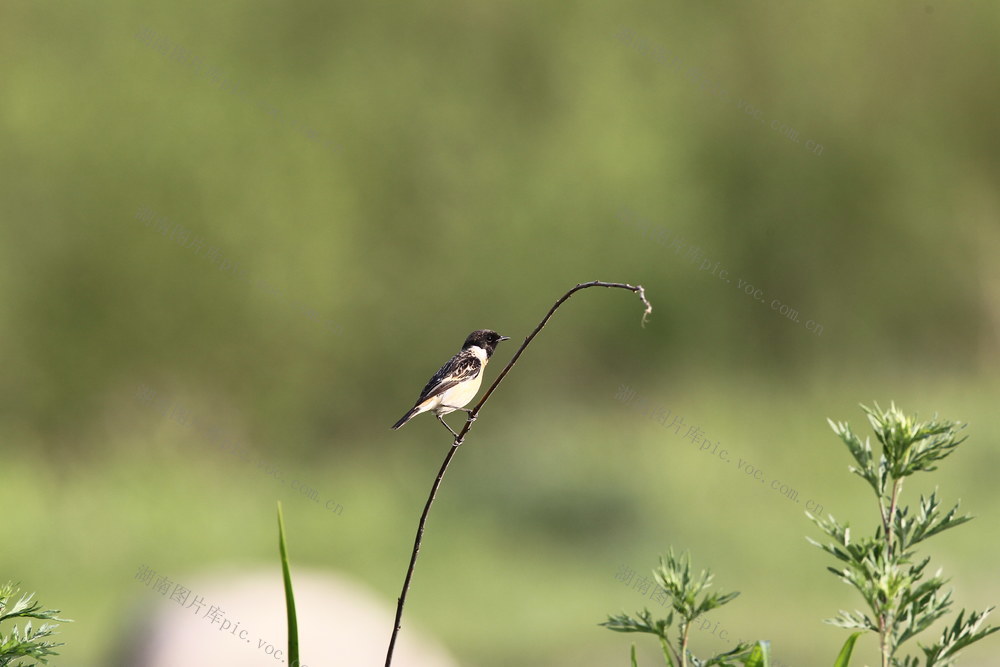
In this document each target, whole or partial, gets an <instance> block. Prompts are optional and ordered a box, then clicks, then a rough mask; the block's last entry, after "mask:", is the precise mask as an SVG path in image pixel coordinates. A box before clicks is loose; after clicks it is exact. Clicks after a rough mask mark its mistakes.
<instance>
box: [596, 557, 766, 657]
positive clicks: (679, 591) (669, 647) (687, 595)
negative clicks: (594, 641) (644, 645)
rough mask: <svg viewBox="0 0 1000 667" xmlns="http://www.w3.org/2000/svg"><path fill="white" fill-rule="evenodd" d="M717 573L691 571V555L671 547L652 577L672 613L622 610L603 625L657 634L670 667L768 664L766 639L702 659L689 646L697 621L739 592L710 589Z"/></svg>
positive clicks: (621, 629) (625, 630)
mask: <svg viewBox="0 0 1000 667" xmlns="http://www.w3.org/2000/svg"><path fill="white" fill-rule="evenodd" d="M713 578H714V576H713V575H712V572H711V571H710V570H702V571H701V572H700V573H698V574H696V575H695V574H692V571H691V556H690V554H688V553H686V552H685V553H684V554H682V555H681V556H680V557H678V556H675V555H674V550H673V549H670V551H669V552H668V553H667V556H666V558H663V557H660V565H659V567H657V568H656V569H654V570H653V579H654V580H655V581H656V585H657V586H659V587H660V588H661V589H662V590H663V591H664V593H665V594H666V595H667V597H668V599H669V600H670V608H671V610H670V612H669V613H668V614H667V617H666V618H661V619H654V618H653V615H652V614H651V613H650V611H649V610H648V609H643V610H642V611H639V612H636V614H635V616H629V615H628V614H626V613H624V612H622V613H621V614H618V615H617V616H610V615H609V616H608V620H606V621H604V622H603V623H600V625H602V626H604V627H606V628H608V629H609V630H614V631H615V632H640V633H645V634H651V635H655V636H656V637H658V638H659V640H660V648H661V649H662V650H663V659H664V661H665V662H666V664H667V665H669V667H688V666H689V665H690V666H691V667H710V666H711V665H717V666H718V667H737V666H738V665H743V666H745V667H767V665H768V662H769V661H770V645H769V643H768V642H766V641H759V642H756V643H749V642H740V643H739V644H737V646H736V647H735V648H733V649H732V650H730V651H727V652H725V653H720V654H718V655H716V656H713V657H711V658H708V659H705V660H701V659H699V658H698V657H697V656H695V655H694V653H692V652H691V650H690V649H689V648H688V639H689V637H688V635H689V633H690V630H691V625H692V624H693V623H694V621H695V620H696V619H697V618H698V617H699V616H702V615H704V614H707V613H708V612H710V611H712V610H713V609H717V608H719V607H721V606H722V605H724V604H727V603H729V602H731V601H732V600H733V599H735V598H736V596H737V595H739V592H738V591H734V592H732V593H717V592H714V591H713V592H707V589H708V588H709V587H710V586H711V585H712V579H713ZM675 615H676V619H677V638H676V641H675V643H671V641H670V636H669V634H670V630H671V629H672V628H673V625H674V618H675ZM632 651H633V653H632V663H633V664H635V647H634V646H633V647H632Z"/></svg>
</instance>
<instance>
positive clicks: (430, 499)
mask: <svg viewBox="0 0 1000 667" xmlns="http://www.w3.org/2000/svg"><path fill="white" fill-rule="evenodd" d="M588 287H617V288H620V289H627V290H630V291H632V292H635V293H636V294H638V295H639V298H640V299H642V303H643V305H645V307H646V308H645V310H644V311H643V313H642V325H643V326H645V325H646V317H647V316H648V315H649V314H650V313H652V312H653V307H652V306H651V305H650V304H649V301H647V300H646V291H645V289H643V287H642V285H628V284H626V283H606V282H602V281H600V280H593V281H591V282H589V283H580V284H579V285H577V286H576V287H574V288H573V289H571V290H570V291H568V292H566V293H565V294H563V295H562V297H561V298H560V299H559V300H558V301H556V302H555V304H554V305H553V306H552V308H550V309H549V312H548V313H546V314H545V317H543V318H542V321H541V322H539V323H538V326H537V327H535V330H534V331H532V332H531V334H530V335H529V336H528V337H527V338H525V339H524V342H523V343H521V347H519V348H517V352H515V353H514V356H513V357H511V360H510V361H509V362H507V365H506V366H504V368H503V370H502V371H500V375H498V376H497V379H496V380H494V381H493V384H491V385H490V388H489V389H487V390H486V393H485V394H483V397H482V398H481V399H479V402H478V403H476V407H474V408H473V409H472V411H471V412H470V413H469V418H468V420H466V422H465V425H464V426H463V427H462V430H461V431H459V432H458V435H457V436H456V437H455V440H454V441H453V442H452V443H451V447H450V448H449V449H448V453H447V454H446V455H445V457H444V462H443V463H442V464H441V469H440V470H439V471H438V475H437V478H436V479H435V480H434V484H433V485H432V486H431V492H430V495H428V496H427V502H426V503H425V504H424V511H423V513H422V514H421V515H420V522H419V523H418V524H417V536H416V538H415V539H414V541H413V554H412V555H411V556H410V565H409V567H408V568H407V569H406V578H405V579H404V580H403V590H402V591H401V592H400V594H399V599H398V600H397V604H396V621H395V623H394V625H393V629H392V638H391V639H390V640H389V650H388V651H387V652H386V655H385V667H390V665H392V653H393V650H394V649H395V647H396V638H397V636H398V635H399V629H400V628H401V627H402V618H403V605H404V604H406V593H407V592H408V591H409V590H410V580H411V579H413V570H414V568H415V567H416V564H417V554H418V553H420V543H421V541H422V540H423V536H424V525H425V524H426V523H427V515H428V514H430V511H431V505H433V504H434V499H435V497H436V496H437V490H438V487H439V486H441V480H442V479H443V478H444V474H445V472H446V471H447V470H448V465H449V464H450V463H451V459H452V458H453V457H454V456H455V452H457V451H458V446H459V445H461V444H462V443H463V442H464V441H465V436H466V434H467V433H468V432H469V429H471V428H472V424H473V423H474V422H475V419H476V416H477V415H478V414H479V410H480V409H482V407H483V405H485V404H486V401H488V400H489V398H490V396H492V395H493V392H494V391H495V390H496V388H497V387H498V386H499V385H500V383H501V382H502V381H503V379H504V378H505V377H507V373H509V372H510V369H511V368H513V367H514V364H516V363H517V360H518V359H520V358H521V353H522V352H524V349H525V348H526V347H528V344H529V343H530V342H531V341H532V340H533V339H534V338H535V336H537V335H538V332H539V331H541V330H542V328H543V327H544V326H545V325H546V324H548V321H549V319H550V318H551V317H552V314H553V313H555V312H556V309H557V308H559V306H561V305H562V304H563V303H564V302H565V301H566V300H567V299H569V298H570V297H571V296H573V295H574V294H576V293H577V292H579V291H580V290H583V289H586V288H588Z"/></svg>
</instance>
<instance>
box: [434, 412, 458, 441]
mask: <svg viewBox="0 0 1000 667" xmlns="http://www.w3.org/2000/svg"><path fill="white" fill-rule="evenodd" d="M436 416H437V418H438V421H439V422H441V423H442V424H444V427H445V428H446V429H448V430H449V431H451V434H452V435H453V436H455V437H456V438H457V437H458V433H455V432H454V431H452V430H451V427H450V426H448V422H446V421H445V420H444V417H442V416H441V415H440V414H438V415H436Z"/></svg>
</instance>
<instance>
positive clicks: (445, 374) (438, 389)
mask: <svg viewBox="0 0 1000 667" xmlns="http://www.w3.org/2000/svg"><path fill="white" fill-rule="evenodd" d="M482 368H483V362H481V361H479V357H477V356H476V355H475V354H473V353H472V352H470V351H468V350H462V351H461V352H459V353H458V354H456V355H455V356H454V357H452V358H451V360H450V361H448V363H446V364H445V365H444V366H442V367H441V370H439V371H438V372H437V373H435V374H434V377H432V378H431V379H430V381H429V382H428V383H427V386H426V387H424V390H423V391H422V392H420V398H418V399H417V403H423V402H424V401H426V400H427V399H428V398H433V397H435V396H437V395H438V394H441V393H444V392H446V391H448V390H449V389H451V388H452V387H454V386H455V385H456V384H458V383H459V382H463V381H465V380H469V379H471V378H474V377H476V375H478V374H479V371H481V370H482Z"/></svg>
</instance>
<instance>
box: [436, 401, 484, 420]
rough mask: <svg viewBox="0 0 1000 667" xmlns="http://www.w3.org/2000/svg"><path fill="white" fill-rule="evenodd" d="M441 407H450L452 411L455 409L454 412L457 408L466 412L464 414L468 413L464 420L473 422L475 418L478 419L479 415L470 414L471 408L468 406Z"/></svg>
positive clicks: (447, 406)
mask: <svg viewBox="0 0 1000 667" xmlns="http://www.w3.org/2000/svg"><path fill="white" fill-rule="evenodd" d="M442 407H445V408H451V409H452V410H453V411H456V412H457V411H458V410H461V411H462V412H464V413H466V414H468V415H469V416H468V417H466V420H467V421H470V422H474V421H476V420H477V419H479V416H478V415H474V414H472V410H470V409H469V408H456V407H455V406H454V405H445V406H442Z"/></svg>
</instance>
